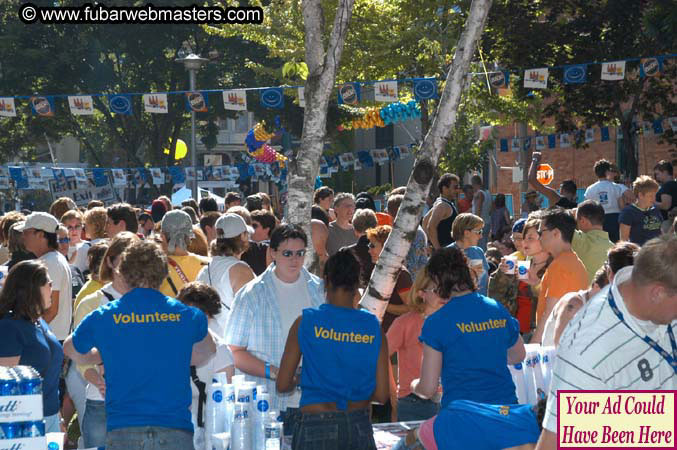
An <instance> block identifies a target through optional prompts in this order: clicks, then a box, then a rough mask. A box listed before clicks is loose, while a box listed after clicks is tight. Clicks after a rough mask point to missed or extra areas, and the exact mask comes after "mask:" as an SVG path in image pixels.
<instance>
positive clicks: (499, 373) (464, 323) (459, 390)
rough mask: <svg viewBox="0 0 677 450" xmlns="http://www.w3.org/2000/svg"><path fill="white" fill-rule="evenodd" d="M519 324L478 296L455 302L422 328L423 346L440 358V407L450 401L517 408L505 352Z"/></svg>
mask: <svg viewBox="0 0 677 450" xmlns="http://www.w3.org/2000/svg"><path fill="white" fill-rule="evenodd" d="M518 337H519V322H517V320H516V319H515V318H514V317H512V316H511V315H510V313H509V312H508V310H506V309H505V307H503V305H501V304H500V303H498V302H497V301H496V300H493V299H491V298H488V297H485V296H483V295H480V294H478V293H476V292H473V293H470V294H466V295H463V296H460V297H453V298H452V299H451V300H450V301H449V303H447V304H446V305H444V306H443V307H442V308H440V309H439V310H438V311H437V312H436V313H434V314H433V315H431V316H430V317H428V318H427V319H426V321H425V322H424V323H423V330H421V337H420V338H419V340H420V341H421V342H423V343H424V344H426V345H428V346H430V347H431V348H433V349H435V350H437V351H438V352H441V353H442V356H443V361H442V387H443V388H444V395H443V396H442V407H445V406H446V405H448V404H449V402H451V401H452V400H457V399H461V400H473V401H476V402H481V403H491V404H496V403H503V404H513V403H517V396H516V395H515V384H514V383H513V381H512V377H511V376H510V372H509V371H508V354H507V351H508V349H509V348H510V347H512V346H513V345H514V344H515V342H517V338H518Z"/></svg>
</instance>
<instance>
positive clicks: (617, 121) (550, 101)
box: [482, 0, 677, 177]
mask: <svg viewBox="0 0 677 450" xmlns="http://www.w3.org/2000/svg"><path fill="white" fill-rule="evenodd" d="M675 23H677V21H676V14H675V8H674V2H669V1H641V2H639V1H635V0H613V1H612V0H593V1H590V0H572V1H567V2H562V1H559V0H541V1H538V2H534V1H530V0H510V1H508V0H498V1H496V2H494V7H493V8H492V11H491V13H490V17H489V22H488V25H487V32H486V33H485V36H484V39H483V42H482V44H483V45H482V48H483V50H484V52H485V57H486V58H487V59H488V60H490V61H495V62H498V63H499V64H500V65H501V66H502V67H507V68H513V67H515V68H516V67H519V68H523V69H524V68H531V67H543V66H546V65H548V66H556V65H557V66H559V65H566V64H577V63H586V62H604V61H617V60H623V59H626V58H632V57H641V56H654V55H661V54H666V53H672V52H673V51H674V48H675V47H674V44H675V34H674V32H675ZM638 65H639V62H638V61H632V62H628V63H627V65H626V79H625V80H624V81H602V80H601V79H600V65H589V66H588V69H587V82H586V83H585V84H573V85H567V84H564V83H563V82H562V78H563V70H562V69H556V70H553V71H551V73H550V77H549V79H548V89H547V90H545V91H543V92H542V95H543V96H544V100H545V107H544V118H545V117H554V118H555V122H556V127H557V129H558V130H559V131H574V130H577V129H583V128H587V127H591V126H604V125H619V126H620V128H621V132H622V134H623V143H624V144H627V143H629V142H633V145H626V146H625V149H624V152H623V158H622V159H621V163H624V164H623V166H624V168H625V172H626V174H627V175H629V176H630V177H634V176H636V175H637V159H636V154H635V146H634V137H635V130H636V129H637V127H636V126H634V125H633V122H636V121H638V120H653V119H655V118H660V117H670V116H674V115H675V114H676V113H677V106H676V105H675V102H674V97H673V95H674V86H675V85H674V80H675V78H676V76H677V64H674V62H670V61H666V63H665V65H664V69H665V71H664V74H663V75H661V76H659V77H650V78H640V76H639V68H638ZM521 84H522V80H518V81H517V82H516V83H514V84H513V90H514V93H515V95H516V97H517V98H526V97H527V95H528V91H527V90H525V89H524V88H522V87H521ZM663 138H664V139H666V140H668V141H670V142H675V136H674V134H673V133H672V132H671V131H670V132H667V133H665V135H664V137H663ZM577 145H579V146H584V145H585V144H584V143H582V142H581V141H580V140H579V141H578V142H577Z"/></svg>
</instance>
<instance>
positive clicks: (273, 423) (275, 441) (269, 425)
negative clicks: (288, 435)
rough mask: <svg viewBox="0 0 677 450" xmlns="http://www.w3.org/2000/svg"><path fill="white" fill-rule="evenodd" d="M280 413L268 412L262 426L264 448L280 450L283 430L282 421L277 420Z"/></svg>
mask: <svg viewBox="0 0 677 450" xmlns="http://www.w3.org/2000/svg"><path fill="white" fill-rule="evenodd" d="M279 415H280V413H279V412H278V411H271V412H269V413H268V416H267V417H266V422H265V428H264V438H265V442H264V446H263V447H262V448H263V449H265V450H281V449H282V439H283V436H284V430H283V425H282V422H280V421H279V420H278V416H279Z"/></svg>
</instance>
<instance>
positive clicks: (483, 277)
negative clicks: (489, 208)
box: [449, 213, 489, 295]
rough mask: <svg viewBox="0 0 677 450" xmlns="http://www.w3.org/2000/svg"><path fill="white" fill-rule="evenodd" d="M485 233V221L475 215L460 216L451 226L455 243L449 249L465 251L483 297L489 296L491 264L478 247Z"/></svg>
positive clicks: (465, 214)
mask: <svg viewBox="0 0 677 450" xmlns="http://www.w3.org/2000/svg"><path fill="white" fill-rule="evenodd" d="M483 233H484V220H482V218H481V217H479V216H476V215H475V214H470V213H463V214H459V215H458V216H457V217H456V219H454V223H453V224H452V225H451V236H452V237H453V238H454V241H455V242H454V243H453V244H450V245H449V247H457V248H459V249H461V250H463V253H465V256H467V257H468V263H469V264H470V269H472V273H474V275H475V276H476V277H477V278H476V281H477V289H478V292H479V293H480V294H482V295H487V285H488V284H489V263H488V262H487V258H486V257H485V256H484V251H483V250H482V249H481V248H480V247H478V246H477V243H478V242H479V241H480V240H481V239H482V234H483Z"/></svg>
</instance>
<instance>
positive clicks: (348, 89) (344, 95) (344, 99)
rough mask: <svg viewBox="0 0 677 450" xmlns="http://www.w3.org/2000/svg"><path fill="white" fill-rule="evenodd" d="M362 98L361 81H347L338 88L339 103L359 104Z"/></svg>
mask: <svg viewBox="0 0 677 450" xmlns="http://www.w3.org/2000/svg"><path fill="white" fill-rule="evenodd" d="M360 100H362V92H361V90H360V83H345V84H342V85H341V86H339V88H338V104H339V105H343V104H344V103H345V104H346V105H357V104H358V103H360Z"/></svg>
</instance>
